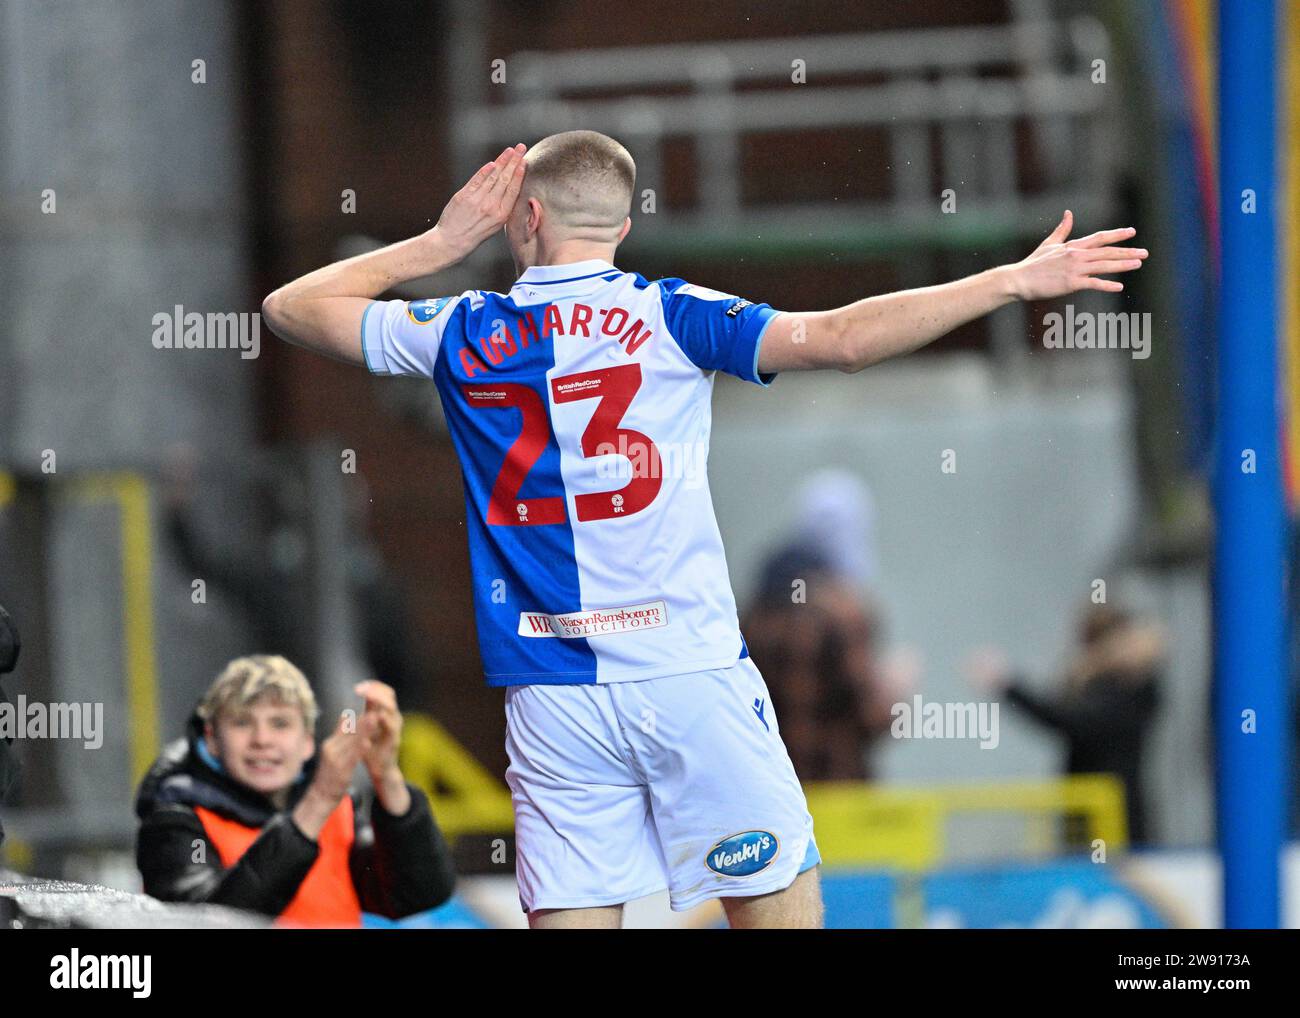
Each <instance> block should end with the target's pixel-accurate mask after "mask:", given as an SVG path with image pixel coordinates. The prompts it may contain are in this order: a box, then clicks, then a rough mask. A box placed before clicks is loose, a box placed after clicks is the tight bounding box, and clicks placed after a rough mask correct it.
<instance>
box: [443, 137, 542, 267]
mask: <svg viewBox="0 0 1300 1018" xmlns="http://www.w3.org/2000/svg"><path fill="white" fill-rule="evenodd" d="M525 147H526V146H525V145H524V144H523V142H520V143H519V144H518V145H514V146H513V147H511V148H508V149H505V150H504V151H502V153H501V154H500V155H499V156H497V157H496V159H494V160H493V161H492V162H490V163H485V164H484V165H483V167H482V168H481V169H480V170H479V171H478V172H477V173H476V174H474V176H472V177H471V178H470V179H469V183H467V184H466V185H465V186H464V187H462V188H461V189H460V190H459V191H457V192H456V193H455V194H454V195H452V198H451V201H449V202H447V207H446V208H445V209H443V210H442V215H441V216H440V217H439V218H438V225H437V226H435V227H434V230H436V231H437V233H438V236H439V237H440V238H441V240H442V242H443V243H444V244H446V245H447V246H448V247H449V248H450V249H451V250H452V251H454V252H456V253H457V254H458V255H459V256H460V257H461V258H466V257H468V256H469V255H470V254H472V253H473V252H474V250H475V249H476V248H477V247H478V246H479V245H480V244H482V243H483V241H485V240H487V239H488V238H489V237H491V236H492V235H493V234H495V233H497V232H498V231H499V230H500V229H501V227H502V226H503V225H504V224H505V221H506V219H507V218H508V217H509V216H510V211H511V209H513V208H514V207H515V200H516V199H517V198H518V197H519V189H520V188H521V187H522V186H523V183H524V150H525Z"/></svg>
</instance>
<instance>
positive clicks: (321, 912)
mask: <svg viewBox="0 0 1300 1018" xmlns="http://www.w3.org/2000/svg"><path fill="white" fill-rule="evenodd" d="M194 812H195V813H197V814H198V817H199V821H200V822H201V823H202V824H203V830H204V832H205V833H206V834H207V836H208V840H209V841H211V842H212V844H213V845H214V846H216V849H217V854H218V855H220V856H221V864H222V865H223V866H225V867H226V868H227V869H229V868H230V867H231V866H233V865H235V863H236V862H238V861H239V858H240V856H242V855H243V854H244V853H245V852H247V851H248V848H249V846H250V845H252V843H253V842H254V841H256V840H257V836H258V835H259V834H261V833H262V829H261V828H260V827H248V826H246V825H244V824H241V823H240V822H239V821H238V820H230V819H228V818H227V817H223V816H219V815H218V814H216V813H213V812H212V810H210V809H205V808H204V807H202V806H195V807H194ZM354 822H355V821H354V819H353V815H352V797H351V796H348V795H345V796H344V797H343V799H342V801H341V802H340V803H339V804H338V805H337V806H336V807H335V808H334V812H333V813H331V814H330V815H329V819H328V820H326V821H325V826H324V827H322V828H321V831H320V834H319V835H318V836H317V838H316V843H317V845H319V846H320V854H319V855H318V856H317V857H316V861H315V862H314V863H313V864H312V867H311V869H309V870H308V871H307V876H305V877H304V878H303V881H302V883H301V884H299V885H298V893H297V894H295V895H294V896H293V900H292V901H290V902H289V904H288V905H287V906H286V907H285V909H284V911H283V912H281V913H280V915H279V919H280V922H281V924H282V925H285V926H360V925H361V899H360V898H358V897H357V889H356V887H355V886H354V885H353V883H352V871H351V870H350V869H349V868H348V858H349V856H350V855H351V853H352V842H353V839H354V838H355V837H356V830H355V828H354V826H353V824H354Z"/></svg>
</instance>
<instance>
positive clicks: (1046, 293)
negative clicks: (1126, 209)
mask: <svg viewBox="0 0 1300 1018" xmlns="http://www.w3.org/2000/svg"><path fill="white" fill-rule="evenodd" d="M1073 228H1074V214H1073V213H1072V212H1070V211H1069V210H1068V209H1067V210H1066V212H1065V215H1064V216H1062V217H1061V222H1060V224H1059V225H1058V226H1057V227H1056V229H1055V230H1053V231H1052V232H1051V233H1050V234H1048V236H1047V239H1046V240H1044V241H1043V242H1042V243H1041V244H1039V245H1038V247H1037V248H1036V249H1035V250H1034V253H1033V254H1031V255H1030V256H1029V257H1028V258H1026V259H1024V261H1020V262H1017V263H1016V264H1015V265H1011V266H1008V268H1009V270H1010V272H1011V278H1012V287H1013V289H1014V291H1015V294H1016V296H1017V297H1019V298H1020V299H1021V300H1050V299H1052V298H1053V297H1064V296H1065V295H1066V294H1070V293H1074V292H1076V291H1077V290H1104V291H1106V292H1107V293H1118V292H1119V291H1121V290H1123V289H1124V284H1123V283H1121V282H1120V281H1119V280H1117V279H1099V278H1098V277H1099V276H1107V275H1114V274H1115V273H1119V272H1132V271H1133V270H1134V269H1138V268H1141V267H1142V262H1143V261H1144V260H1145V259H1146V257H1147V250H1146V248H1142V247H1114V246H1112V245H1114V244H1118V243H1120V242H1122V241H1126V240H1128V239H1129V238H1131V237H1132V236H1133V235H1134V234H1135V233H1136V232H1137V231H1136V230H1134V229H1133V227H1131V226H1126V227H1124V228H1123V229H1119V230H1103V231H1101V232H1100V233H1093V234H1089V235H1088V236H1087V237H1079V238H1077V239H1076V240H1069V241H1067V240H1066V238H1067V237H1068V236H1070V231H1071V230H1072V229H1073Z"/></svg>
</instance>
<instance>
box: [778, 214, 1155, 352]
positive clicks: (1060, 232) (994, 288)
mask: <svg viewBox="0 0 1300 1018" xmlns="http://www.w3.org/2000/svg"><path fill="white" fill-rule="evenodd" d="M1073 225H1074V216H1073V215H1072V214H1071V213H1070V212H1069V211H1068V210H1067V211H1066V213H1065V215H1064V216H1063V217H1062V219H1061V222H1060V225H1058V226H1057V227H1056V229H1055V230H1053V231H1052V232H1051V234H1050V235H1048V237H1047V239H1046V240H1044V241H1043V242H1042V243H1041V244H1039V245H1038V247H1037V249H1035V251H1034V253H1033V254H1031V255H1030V256H1029V257H1028V258H1026V259H1025V260H1024V261H1020V262H1016V263H1015V264H1014V265H1002V266H999V267H998V268H995V269H989V270H988V271H986V272H981V273H979V274H978V275H974V276H967V277H966V278H965V279H958V280H956V281H955V282H952V283H944V284H942V285H940V286H926V287H922V288H921V289H918V290H902V291H900V292H898V293H887V294H882V295H880V296H878V297H868V298H867V299H866V300H860V301H858V302H857V303H855V304H849V305H848V306H846V307H842V308H835V309H834V310H832V311H787V312H783V313H781V314H779V315H778V316H777V317H776V318H775V319H773V320H772V322H771V324H770V325H768V327H767V331H766V332H765V333H764V335H763V344H762V347H761V348H760V350H759V356H758V370H759V371H760V372H769V371H810V370H814V369H817V368H834V369H836V370H838V371H846V372H853V371H861V370H862V369H863V368H865V367H867V366H869V365H871V364H875V363H876V362H877V361H882V360H884V359H885V358H887V357H893V356H895V355H896V354H903V353H910V352H911V351H913V350H915V349H917V348H918V347H921V346H924V345H925V344H926V343H929V342H931V341H932V340H935V339H938V338H939V337H940V336H943V335H945V334H946V333H949V332H951V331H952V330H953V329H955V328H957V326H959V325H964V324H965V323H966V322H969V321H972V320H973V319H976V318H980V317H982V316H983V315H986V314H988V313H989V312H990V311H993V310H996V309H997V308H1000V307H1002V306H1003V305H1004V304H1009V303H1011V302H1012V301H1014V300H1050V299H1051V298H1053V297H1063V296H1065V295H1066V294H1069V293H1074V292H1075V291H1077V290H1105V291H1107V292H1109V293H1116V292H1118V291H1120V290H1123V289H1124V284H1123V283H1121V282H1119V281H1118V280H1114V279H1101V278H1099V277H1100V276H1104V275H1112V274H1114V273H1119V272H1130V271H1132V270H1133V269H1136V268H1139V267H1140V266H1141V265H1142V261H1143V259H1145V258H1146V256H1147V252H1146V249H1145V248H1140V247H1114V246H1112V245H1114V244H1117V243H1120V242H1122V241H1126V240H1128V239H1130V238H1131V237H1132V236H1133V234H1134V232H1135V231H1134V230H1133V228H1132V227H1125V228H1124V229H1121V230H1104V231H1102V232H1100V233H1094V234H1092V235H1090V236H1087V237H1080V238H1078V239H1077V240H1069V241H1067V240H1066V238H1067V237H1069V235H1070V230H1071V228H1072V227H1073Z"/></svg>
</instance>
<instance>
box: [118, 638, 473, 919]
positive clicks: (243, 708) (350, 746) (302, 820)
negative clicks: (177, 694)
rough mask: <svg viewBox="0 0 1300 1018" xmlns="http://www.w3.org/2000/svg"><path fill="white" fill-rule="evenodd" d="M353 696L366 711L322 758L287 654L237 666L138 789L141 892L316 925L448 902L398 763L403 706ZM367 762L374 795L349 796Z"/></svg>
mask: <svg viewBox="0 0 1300 1018" xmlns="http://www.w3.org/2000/svg"><path fill="white" fill-rule="evenodd" d="M356 691H357V693H358V694H359V695H361V696H362V697H363V698H364V699H365V701H366V707H365V712H364V714H363V715H362V716H361V717H360V718H354V717H353V716H352V715H353V712H350V711H345V712H344V713H343V715H342V717H341V718H340V721H339V724H338V726H337V728H336V729H335V731H334V733H333V734H332V735H331V736H330V737H329V738H328V739H326V740H325V741H324V742H323V743H322V744H321V746H320V750H319V752H317V751H316V747H315V740H314V739H313V737H312V734H311V733H312V730H313V729H314V726H315V722H316V713H317V708H316V702H315V698H314V696H313V694H312V692H311V688H310V686H309V685H308V684H307V680H306V679H305V678H304V677H303V675H302V673H301V672H300V671H298V669H297V668H295V667H294V666H293V665H292V664H290V663H289V662H288V661H287V660H285V659H284V658H281V657H268V656H256V657H247V658H239V659H238V660H236V661H233V662H231V663H230V665H228V666H227V668H226V669H225V671H224V672H223V673H222V674H221V676H219V677H218V679H217V681H216V682H215V683H214V684H213V686H212V688H211V689H210V690H209V691H208V693H207V695H206V696H205V697H204V700H203V702H202V703H201V704H200V705H199V707H198V709H197V710H196V712H195V714H194V715H193V717H192V718H191V719H190V722H189V725H188V731H187V734H186V737H185V738H183V739H180V740H177V741H176V742H175V743H173V744H172V745H170V746H169V747H167V749H166V750H165V751H164V753H163V754H162V756H161V757H160V758H159V759H158V761H157V762H156V763H155V764H154V766H153V767H152V768H151V769H150V771H149V773H148V774H147V775H146V776H145V779H144V781H143V782H142V784H141V787H140V791H139V794H138V796H137V800H136V814H137V815H138V816H139V818H140V821H141V824H140V830H139V835H138V839H137V845H136V861H137V865H138V866H139V869H140V872H141V874H142V876H143V880H144V890H145V893H147V894H149V895H152V896H153V897H155V898H159V899H161V900H163V901H174V902H206V903H211V904H218V905H226V906H230V907H233V908H242V909H247V910H250V911H254V912H260V913H264V914H266V915H271V916H276V917H279V919H280V920H281V922H282V923H284V924H288V925H312V926H317V925H325V926H356V925H359V924H360V922H361V913H362V912H372V913H376V914H378V915H382V916H385V917H387V918H390V919H399V918H402V917H403V916H408V915H412V914H414V913H416V912H422V911H425V910H427V909H430V908H434V907H436V906H438V905H440V904H442V903H443V902H445V901H446V900H447V899H448V898H449V897H450V896H451V894H452V890H453V888H454V883H455V875H454V872H453V869H452V865H451V859H450V854H449V852H448V850H447V846H446V844H445V843H444V841H443V838H442V835H441V833H440V831H439V830H438V827H437V824H436V822H435V821H434V818H433V814H432V812H431V810H430V808H429V802H428V800H427V798H426V797H425V795H424V793H423V792H421V791H420V790H419V789H418V788H416V787H414V786H413V785H410V784H409V783H407V782H406V781H405V780H404V779H403V777H402V774H401V771H400V770H399V769H398V766H397V743H398V738H399V736H400V732H401V714H400V713H399V712H398V710H397V699H396V696H395V695H394V693H393V690H392V689H391V688H390V687H388V686H386V685H384V684H383V683H380V682H373V681H372V682H363V683H359V684H358V685H357V687H356ZM358 763H364V764H365V766H366V769H367V771H368V772H369V774H370V778H371V781H372V783H373V785H374V793H373V795H372V796H366V797H354V796H352V795H351V794H350V793H349V784H350V782H351V779H352V774H353V772H354V770H355V768H356V765H357V764H358Z"/></svg>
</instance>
